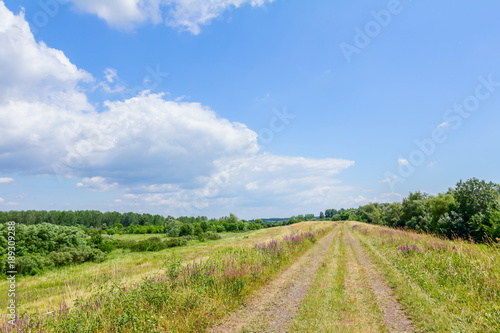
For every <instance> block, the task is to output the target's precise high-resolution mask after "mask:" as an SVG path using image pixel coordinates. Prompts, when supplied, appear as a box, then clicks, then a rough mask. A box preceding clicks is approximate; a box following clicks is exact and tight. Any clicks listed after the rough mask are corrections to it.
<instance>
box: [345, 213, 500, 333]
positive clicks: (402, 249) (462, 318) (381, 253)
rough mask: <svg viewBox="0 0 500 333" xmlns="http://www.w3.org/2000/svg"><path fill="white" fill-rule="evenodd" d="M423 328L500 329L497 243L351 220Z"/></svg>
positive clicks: (412, 315)
mask: <svg viewBox="0 0 500 333" xmlns="http://www.w3.org/2000/svg"><path fill="white" fill-rule="evenodd" d="M350 225H351V226H352V227H353V229H354V230H356V231H355V232H354V234H355V235H357V237H358V238H359V239H360V241H361V243H362V244H363V246H364V248H365V249H366V251H367V252H368V253H369V254H370V255H371V257H372V258H373V260H374V261H375V262H376V263H377V265H378V266H379V267H380V269H381V271H382V272H383V273H384V275H385V277H386V278H387V280H388V281H389V283H390V284H391V286H392V287H393V288H394V290H395V293H396V294H397V296H398V298H399V300H400V302H401V303H402V304H403V305H404V306H405V307H406V309H407V313H408V315H409V316H410V317H411V318H412V320H413V322H414V324H415V326H416V328H417V329H418V330H420V331H425V332H499V331H500V265H498V263H499V262H500V247H499V244H490V245H487V244H473V243H469V242H465V241H461V240H455V241H450V240H446V239H441V238H438V237H435V236H432V235H428V234H419V233H416V232H412V231H403V230H395V229H390V228H385V227H380V226H374V225H367V224H364V223H350Z"/></svg>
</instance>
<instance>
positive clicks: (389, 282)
mask: <svg viewBox="0 0 500 333" xmlns="http://www.w3.org/2000/svg"><path fill="white" fill-rule="evenodd" d="M326 235H328V237H325V236H326ZM118 237H120V238H126V239H129V240H131V239H132V240H138V239H142V238H144V236H143V235H123V236H118ZM499 260H500V246H499V245H498V243H486V244H476V243H474V242H472V241H464V240H461V239H453V240H450V239H445V238H442V237H437V236H435V235H431V234H426V233H423V232H416V231H411V230H407V229H397V228H390V227H383V226H377V225H372V224H366V223H363V222H350V221H347V222H346V221H340V222H328V221H317V222H302V223H298V224H293V225H289V226H283V227H276V228H269V229H261V230H256V231H247V232H243V233H225V234H222V238H221V239H219V240H214V241H208V242H199V241H190V243H189V244H188V246H185V247H178V248H171V249H166V250H162V251H159V252H154V253H150V252H149V253H145V252H130V251H129V250H123V249H119V250H114V251H113V252H111V253H110V254H109V258H108V259H107V260H106V261H104V262H102V263H84V264H81V265H75V266H69V267H61V268H59V269H55V270H53V271H50V272H45V273H43V274H42V275H39V276H26V277H21V278H20V279H19V289H20V290H22V293H21V298H20V302H19V303H22V305H23V309H22V311H21V312H20V314H21V316H20V317H19V318H18V321H17V323H18V324H20V325H21V326H20V327H24V328H28V330H27V331H28V332H30V331H31V330H30V329H31V327H33V329H32V331H33V332H146V331H147V332H206V331H209V332H261V331H286V332H388V331H396V332H498V331H500V324H499V323H500V267H499V266H498V265H497V263H498V262H499ZM299 263H300V264H299ZM297 264H299V266H297ZM313 266H314V268H313ZM306 280H307V281H306ZM304 286H307V287H304ZM0 287H1V288H3V289H2V290H1V291H0V292H6V289H5V288H6V285H5V284H4V283H2V284H1V285H0ZM304 288H306V289H304ZM290 295H299V296H298V298H290V297H291V296H290ZM289 303H293V304H294V306H293V307H292V308H287V304H289ZM2 307H3V308H5V307H4V306H2ZM49 311H52V313H51V314H49V315H47V312H49ZM231 321H234V323H231ZM1 325H3V326H0V328H1V329H3V330H6V329H7V326H5V318H4V317H2V324H1ZM32 325H33V326H32ZM13 332H15V330H14V331H13Z"/></svg>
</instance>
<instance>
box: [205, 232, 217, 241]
mask: <svg viewBox="0 0 500 333" xmlns="http://www.w3.org/2000/svg"><path fill="white" fill-rule="evenodd" d="M203 237H204V238H205V239H207V240H217V239H221V236H220V235H218V234H216V233H215V232H212V231H207V232H205V233H204V234H203Z"/></svg>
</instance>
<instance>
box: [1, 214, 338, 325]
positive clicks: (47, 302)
mask: <svg viewBox="0 0 500 333" xmlns="http://www.w3.org/2000/svg"><path fill="white" fill-rule="evenodd" d="M328 225H331V222H330V223H329V222H304V223H299V224H294V225H291V226H286V227H276V228H270V229H261V230H256V231H248V232H242V233H225V234H222V238H221V239H220V240H215V241H208V242H198V241H191V242H190V244H188V246H186V247H179V248H172V249H167V250H163V251H160V252H155V253H150V252H129V251H128V250H123V249H118V250H114V251H112V252H111V253H110V254H109V255H108V259H107V260H106V261H104V262H102V263H84V264H80V265H74V266H69V267H61V268H58V269H54V270H51V271H48V272H44V273H43V274H41V275H37V276H25V277H18V281H17V283H18V285H17V288H18V291H19V296H18V299H17V302H18V304H20V305H21V307H20V308H19V313H20V314H21V316H23V315H28V314H33V313H39V314H41V313H47V312H51V311H54V310H55V312H57V310H58V309H60V307H65V308H68V309H70V308H73V307H74V306H75V305H76V304H75V300H77V299H78V300H84V299H90V298H91V297H95V295H96V294H98V293H100V292H102V291H103V290H104V289H106V290H108V289H107V288H108V287H109V286H120V287H121V288H131V287H132V286H137V285H139V284H142V283H143V282H144V281H145V280H144V279H145V278H146V277H150V276H156V275H157V274H161V273H164V272H165V271H166V270H167V269H168V267H172V265H180V266H182V267H187V266H186V264H187V263H191V264H192V262H193V261H194V260H196V262H198V263H201V262H206V261H207V260H208V259H209V258H211V257H213V256H214V255H219V256H223V255H222V254H220V253H221V252H224V251H231V250H230V249H235V248H236V249H253V248H254V247H255V246H256V244H262V243H263V242H264V243H265V242H268V241H271V240H273V241H281V240H282V239H283V238H284V237H288V236H289V235H291V234H297V233H299V234H300V233H304V232H316V231H317V230H319V229H322V228H324V227H326V226H328ZM115 236H117V235H115ZM118 238H126V239H129V240H130V239H135V240H140V239H144V238H145V236H144V235H123V236H118ZM228 249H229V250H228ZM217 253H219V254H217ZM173 263H174V264H173ZM264 278H265V276H264ZM7 289H8V285H7V283H6V282H5V281H2V283H1V284H0V292H1V293H7ZM6 301H7V300H5V299H2V302H3V303H4V304H2V305H1V306H2V310H3V309H6V305H7V303H6ZM62 331H64V330H62Z"/></svg>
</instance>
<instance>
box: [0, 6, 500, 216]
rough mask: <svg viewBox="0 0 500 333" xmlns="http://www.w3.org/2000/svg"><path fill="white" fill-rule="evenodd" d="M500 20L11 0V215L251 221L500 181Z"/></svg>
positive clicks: (4, 205)
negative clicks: (35, 212)
mask: <svg viewBox="0 0 500 333" xmlns="http://www.w3.org/2000/svg"><path fill="white" fill-rule="evenodd" d="M499 10H500V5H499V4H498V3H497V2H494V1H484V2H482V3H481V5H480V6H479V5H478V4H477V3H474V2H472V1H462V2H455V3H453V5H451V4H450V2H431V1H396V0H391V1H370V2H355V3H353V2H350V1H336V2H334V1H319V0H317V1H298V0H295V1H293V0H276V1H271V0H252V1H248V0H224V1H222V0H211V1H201V0H196V1H188V0H169V1H161V0H142V1H139V0H127V1H118V0H107V1H97V0H95V1H88V0H64V1H63V0H58V1H56V0H45V1H44V0H42V1H39V2H34V1H10V0H9V1H0V46H1V50H2V51H0V117H1V119H2V122H0V209H2V210H11V209H16V210H24V209H47V210H50V209H60V210H63V209H64V210H66V209H72V210H76V209H98V210H102V211H108V210H117V211H121V212H124V211H135V212H149V213H159V214H164V215H167V214H170V215H174V216H178V215H207V216H210V217H217V216H223V215H227V214H228V213H229V212H234V213H235V214H237V215H238V216H240V217H242V218H247V219H248V218H255V217H275V216H291V215H295V214H305V213H315V214H318V213H319V211H320V210H325V209H328V208H340V207H357V206H358V205H361V204H365V203H368V202H372V201H378V202H390V201H400V200H401V199H402V197H403V196H406V195H407V194H408V192H409V191H417V190H422V191H426V192H428V193H430V194H436V193H439V192H443V191H446V190H447V188H448V187H450V186H451V187H452V186H454V184H455V183H456V182H457V181H458V180H460V179H468V178H471V177H478V178H480V179H485V180H488V181H490V180H491V181H494V182H500V176H499V174H498V166H499V164H500V163H499V162H500V155H499V154H498V150H499V149H498V143H499V142H500V131H499V130H498V127H499V124H500V112H499V110H500V22H499V21H498V12H499Z"/></svg>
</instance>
